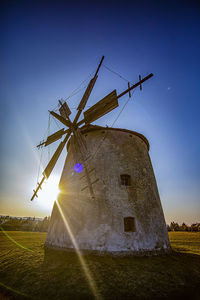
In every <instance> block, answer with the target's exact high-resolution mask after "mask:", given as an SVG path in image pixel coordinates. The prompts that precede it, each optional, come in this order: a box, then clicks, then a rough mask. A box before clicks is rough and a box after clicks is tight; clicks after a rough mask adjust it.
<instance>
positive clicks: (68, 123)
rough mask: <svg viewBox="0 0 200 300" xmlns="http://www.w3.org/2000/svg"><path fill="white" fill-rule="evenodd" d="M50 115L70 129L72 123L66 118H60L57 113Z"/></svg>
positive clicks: (52, 112)
mask: <svg viewBox="0 0 200 300" xmlns="http://www.w3.org/2000/svg"><path fill="white" fill-rule="evenodd" d="M50 114H51V115H52V116H54V117H55V118H56V119H58V120H59V121H60V122H61V123H63V124H64V125H65V126H67V127H70V125H71V123H70V122H69V121H68V120H66V119H65V118H63V117H62V116H60V115H59V114H57V113H55V112H54V111H50Z"/></svg>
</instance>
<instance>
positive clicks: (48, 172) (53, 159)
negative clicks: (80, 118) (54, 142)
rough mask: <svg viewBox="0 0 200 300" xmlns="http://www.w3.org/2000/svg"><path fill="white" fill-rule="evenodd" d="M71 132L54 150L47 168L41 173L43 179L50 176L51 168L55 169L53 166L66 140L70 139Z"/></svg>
mask: <svg viewBox="0 0 200 300" xmlns="http://www.w3.org/2000/svg"><path fill="white" fill-rule="evenodd" d="M70 134H71V132H69V133H68V134H67V135H66V137H65V138H64V140H63V141H62V142H61V143H60V145H59V146H58V148H57V149H56V152H55V153H54V155H53V156H52V158H51V160H50V162H49V163H48V165H47V167H46V168H45V170H44V171H43V175H44V176H45V178H49V175H50V174H51V172H52V171H53V168H54V167H55V164H56V162H57V160H58V158H59V156H60V154H61V152H62V150H63V148H64V146H65V144H66V142H67V140H68V138H69V137H70Z"/></svg>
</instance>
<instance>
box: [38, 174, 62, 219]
mask: <svg viewBox="0 0 200 300" xmlns="http://www.w3.org/2000/svg"><path fill="white" fill-rule="evenodd" d="M59 180H60V178H59V176H56V175H53V176H51V177H49V179H48V180H46V181H45V182H44V184H43V187H42V190H39V191H38V198H37V203H38V205H39V206H40V208H41V209H42V210H44V211H46V212H49V213H50V212H51V210H52V208H53V204H54V202H55V201H56V200H57V197H58V195H59V193H60V190H59V187H58V184H59Z"/></svg>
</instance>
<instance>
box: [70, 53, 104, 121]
mask: <svg viewBox="0 0 200 300" xmlns="http://www.w3.org/2000/svg"><path fill="white" fill-rule="evenodd" d="M103 60H104V56H102V58H101V61H100V63H99V65H98V68H97V70H96V73H95V75H94V77H93V78H92V79H91V80H90V82H89V84H88V86H87V89H86V91H85V93H84V95H83V97H82V99H81V101H80V103H79V106H78V108H77V110H78V112H77V114H76V116H75V118H74V122H73V123H74V124H76V123H77V121H78V119H79V117H80V115H81V112H82V110H84V108H85V106H86V104H87V101H88V99H89V97H90V94H91V92H92V89H93V87H94V85H95V82H96V80H97V77H98V72H99V69H100V67H101V65H102V62H103Z"/></svg>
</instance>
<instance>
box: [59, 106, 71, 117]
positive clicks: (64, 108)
mask: <svg viewBox="0 0 200 300" xmlns="http://www.w3.org/2000/svg"><path fill="white" fill-rule="evenodd" d="M59 112H60V115H61V116H62V117H63V118H65V119H67V118H68V117H69V115H71V110H70V108H69V106H68V105H67V103H66V102H64V103H63V104H62V105H61V107H60V108H59Z"/></svg>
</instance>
